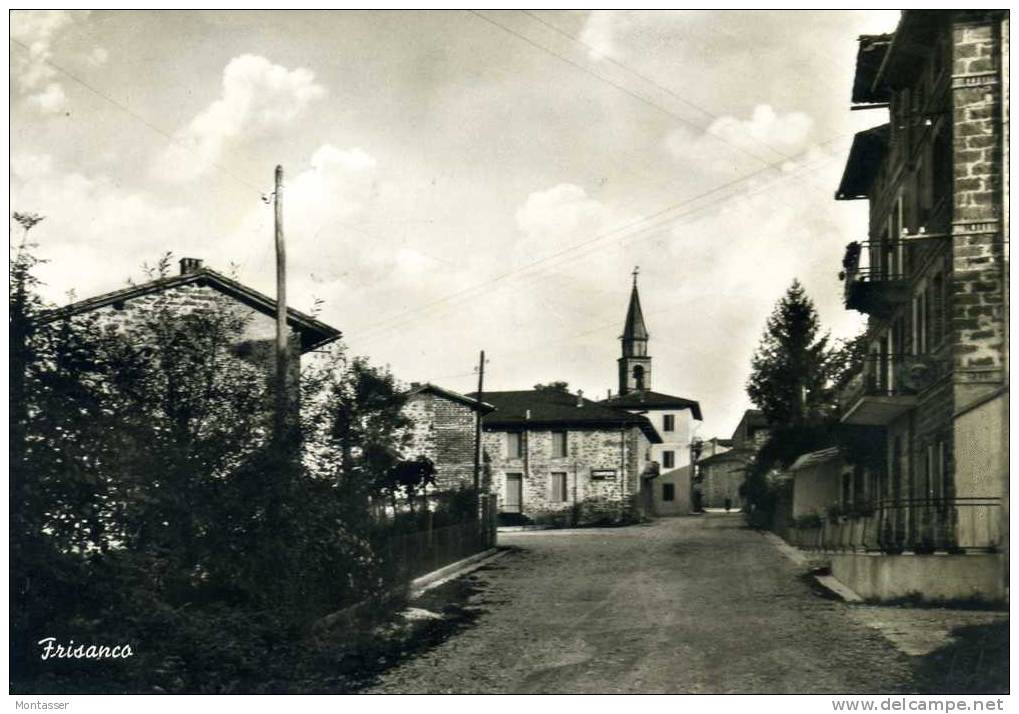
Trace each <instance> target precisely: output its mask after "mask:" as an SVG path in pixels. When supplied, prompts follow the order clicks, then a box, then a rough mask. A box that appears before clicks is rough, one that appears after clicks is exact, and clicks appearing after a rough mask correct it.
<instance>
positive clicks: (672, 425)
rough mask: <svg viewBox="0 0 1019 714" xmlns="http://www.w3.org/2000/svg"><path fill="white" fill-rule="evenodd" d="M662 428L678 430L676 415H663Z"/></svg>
mask: <svg viewBox="0 0 1019 714" xmlns="http://www.w3.org/2000/svg"><path fill="white" fill-rule="evenodd" d="M662 430H663V431H675V430H676V415H675V414H666V415H665V416H664V417H662Z"/></svg>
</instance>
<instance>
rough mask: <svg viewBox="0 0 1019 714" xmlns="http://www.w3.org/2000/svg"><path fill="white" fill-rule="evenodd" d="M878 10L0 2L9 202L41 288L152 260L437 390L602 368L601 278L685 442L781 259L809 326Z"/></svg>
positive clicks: (730, 405)
mask: <svg viewBox="0 0 1019 714" xmlns="http://www.w3.org/2000/svg"><path fill="white" fill-rule="evenodd" d="M896 21H897V13H894V12H749V11H731V12H609V11H604V12H593V13H591V12H579V11H577V12H574V11H568V12H567V11H537V12H534V13H528V12H515V11H511V12H492V11H483V12H480V13H471V12H466V11H450V12H441V13H440V12H435V13H425V12H349V13H319V12H293V13H271V12H231V13H197V12H167V13H156V12H95V13H85V12H16V13H14V15H13V17H12V19H11V40H12V41H11V43H10V53H11V54H10V58H11V68H12V69H11V97H12V114H11V122H12V126H11V182H12V197H13V206H14V209H15V210H21V211H34V212H38V213H41V214H43V215H45V216H46V220H45V221H43V223H41V224H39V226H37V227H36V228H35V229H34V231H33V236H34V238H35V240H36V242H37V243H38V244H39V253H40V254H41V255H42V257H45V258H47V259H48V260H49V261H50V262H49V263H47V264H46V265H45V266H44V268H43V270H42V271H41V276H42V278H43V279H44V280H45V282H46V291H47V293H48V296H49V297H50V298H51V299H52V300H53V301H54V302H58V303H61V302H66V300H67V297H66V295H67V292H68V291H69V290H74V291H75V293H76V294H77V296H78V297H87V296H90V295H93V294H96V293H100V292H105V291H107V290H113V289H116V288H118V287H122V286H123V285H124V283H125V281H126V280H127V279H128V278H131V277H133V278H135V279H139V278H140V277H141V271H140V266H141V264H142V263H144V262H146V261H147V262H150V263H151V262H153V261H154V260H156V259H157V258H158V257H159V256H160V254H161V253H163V252H165V251H172V252H173V253H174V255H175V256H177V257H180V256H193V257H199V258H203V259H204V260H205V261H206V264H207V265H209V266H211V267H214V268H218V269H221V270H224V271H225V270H228V269H229V267H230V265H231V264H236V266H237V270H238V274H239V276H240V278H241V279H242V280H243V281H244V282H246V283H248V284H250V285H252V286H253V287H255V288H258V289H261V290H263V291H265V292H267V293H270V294H271V293H272V290H273V285H274V282H273V275H274V273H273V270H274V268H273V253H272V245H273V243H272V209H271V207H270V206H268V205H267V204H266V203H264V202H263V200H262V195H263V194H264V193H267V192H269V191H271V188H272V175H273V168H274V166H275V165H276V164H277V163H279V164H282V165H283V166H284V167H285V170H286V191H285V194H284V195H285V209H286V220H285V224H286V230H287V240H288V260H289V277H290V285H291V288H290V291H291V292H290V294H291V296H292V297H291V300H292V304H294V305H295V306H296V307H298V308H303V309H307V308H309V307H311V305H312V304H313V301H314V300H315V299H321V300H324V301H325V302H324V308H323V312H322V318H323V319H324V320H325V321H327V322H329V323H331V324H333V325H335V326H336V327H338V328H339V329H341V330H342V331H343V332H344V333H345V339H346V342H347V344H348V345H349V346H350V348H351V350H352V351H353V352H355V353H358V354H365V355H368V356H369V357H370V358H371V359H372V360H373V361H375V362H378V363H382V364H389V365H391V366H392V368H393V370H394V371H395V372H396V374H397V376H398V377H400V378H401V379H403V380H405V381H412V380H414V381H423V380H431V381H435V382H437V383H439V384H442V385H445V386H447V387H449V388H452V389H457V390H462V391H467V390H469V389H471V388H472V384H473V383H474V380H475V377H474V376H473V374H472V368H473V366H474V365H475V363H476V361H477V353H478V350H479V349H482V348H483V349H485V350H486V351H487V353H488V356H489V358H490V360H491V361H490V363H489V365H488V367H487V371H486V377H487V386H488V387H489V388H492V389H513V388H527V387H530V386H531V385H533V384H535V383H536V382H539V381H551V380H556V379H563V380H567V381H568V382H569V383H570V385H571V387H573V388H582V389H584V391H585V393H586V394H587V395H588V396H596V395H604V394H605V392H606V390H607V389H609V388H613V389H614V388H615V386H616V385H615V380H616V371H615V370H616V362H615V360H616V357H618V354H619V343H618V336H619V334H620V332H621V328H622V322H623V317H624V314H625V310H626V300H627V296H628V292H629V286H630V280H631V277H630V274H631V271H632V270H633V268H634V266H638V265H639V266H640V288H641V296H642V301H643V305H644V311H645V314H646V317H647V321H648V323H649V324H648V326H649V330H650V332H651V343H650V351H651V354H652V356H653V358H654V363H653V364H654V384H653V387H654V388H655V389H656V390H659V391H663V392H667V393H672V394H679V395H682V396H685V397H688V398H693V399H698V400H700V402H701V405H702V407H703V410H704V415H705V422H704V424H703V427H702V428H701V435H702V436H705V437H708V436H713V435H722V436H727V435H728V434H729V433H731V431H732V429H733V428H734V427H735V425H736V421H737V420H738V417H739V414H740V413H741V411H742V410H743V409H744V408H746V407H747V406H749V404H748V402H747V399H746V396H745V394H744V390H743V385H744V383H745V380H746V377H747V374H748V371H749V359H750V354H751V352H752V350H753V348H754V345H755V344H756V343H757V340H758V339H759V337H760V333H761V330H762V327H763V323H764V320H765V318H766V317H767V315H768V313H769V312H770V310H771V308H772V306H773V304H774V303H775V301H776V300H777V299H778V298H779V297H780V296H781V295H782V293H783V291H784V290H785V289H786V287H788V285H789V284H790V282H791V281H792V280H793V278H799V279H800V280H801V281H802V282H803V283H804V285H805V286H806V288H807V291H808V292H809V293H810V295H811V296H812V297H813V298H814V300H815V301H816V303H817V305H818V309H819V311H820V313H821V317H822V319H823V320H824V322H825V324H826V326H827V327H828V328H829V329H830V330H831V331H832V333H833V334H834V335H836V336H840V335H848V334H852V333H854V332H855V331H856V330H857V329H858V328H859V326H860V324H861V323H860V321H859V320H858V319H857V317H856V316H855V315H854V314H853V313H849V312H847V311H845V310H844V309H843V308H842V305H841V298H840V288H841V285H840V283H839V282H838V280H837V272H838V269H839V261H840V258H841V252H842V248H843V246H844V245H845V244H846V243H847V242H849V241H850V240H854V239H859V238H861V237H862V236H863V235H864V233H865V206H864V205H862V203H859V202H851V203H836V202H835V201H833V200H832V194H833V191H834V188H835V186H836V184H837V181H838V177H839V175H840V172H841V168H842V164H843V162H844V159H845V156H846V152H847V149H848V145H849V142H850V141H851V138H852V134H853V133H854V132H855V131H859V130H860V129H863V128H866V127H868V126H872V125H875V124H878V123H880V122H882V121H884V117H883V116H880V115H879V114H881V113H883V112H881V110H878V111H870V112H850V111H849V92H850V84H851V78H852V71H853V61H854V57H855V49H856V48H855V44H856V42H855V40H856V37H857V36H858V35H859V34H861V33H876V32H886V31H890V30H892V29H893V28H894V26H895V23H896Z"/></svg>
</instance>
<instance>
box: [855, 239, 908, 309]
mask: <svg viewBox="0 0 1019 714" xmlns="http://www.w3.org/2000/svg"><path fill="white" fill-rule="evenodd" d="M865 246H869V243H857V242H854V243H850V244H849V245H847V246H846V254H845V257H843V259H842V267H843V271H842V274H841V276H840V277H841V278H842V280H843V281H844V283H845V286H844V291H845V303H846V308H847V309H849V310H856V311H857V312H862V313H864V314H866V315H876V316H887V315H888V314H890V313H891V311H892V310H894V309H895V307H896V306H897V305H901V304H903V303H905V302H908V301H909V281H908V280H906V278H905V276H904V275H902V273H901V272H900V271H898V270H892V269H890V268H888V267H873V268H862V267H860V255H861V254H862V252H863V249H864V247H865Z"/></svg>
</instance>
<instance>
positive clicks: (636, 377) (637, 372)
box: [633, 364, 644, 391]
mask: <svg viewBox="0 0 1019 714" xmlns="http://www.w3.org/2000/svg"><path fill="white" fill-rule="evenodd" d="M633 388H634V389H636V390H638V391H641V390H643V389H644V368H643V367H641V366H640V365H639V364H638V365H637V366H636V367H634V368H633Z"/></svg>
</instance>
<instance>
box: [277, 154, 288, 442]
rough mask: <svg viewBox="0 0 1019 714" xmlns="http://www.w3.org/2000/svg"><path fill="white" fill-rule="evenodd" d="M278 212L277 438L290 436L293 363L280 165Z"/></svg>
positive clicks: (278, 172)
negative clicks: (290, 382)
mask: <svg viewBox="0 0 1019 714" xmlns="http://www.w3.org/2000/svg"><path fill="white" fill-rule="evenodd" d="M273 198H274V206H275V212H276V434H275V436H276V438H277V440H279V441H280V442H282V441H284V440H285V439H286V438H287V423H288V421H289V419H290V414H289V411H290V400H289V398H288V395H287V376H288V372H289V366H290V344H289V340H288V337H287V251H286V246H285V245H284V242H283V167H282V166H277V167H276V190H275V192H274V193H273Z"/></svg>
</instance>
